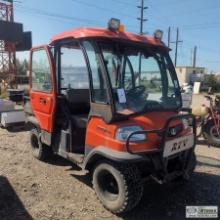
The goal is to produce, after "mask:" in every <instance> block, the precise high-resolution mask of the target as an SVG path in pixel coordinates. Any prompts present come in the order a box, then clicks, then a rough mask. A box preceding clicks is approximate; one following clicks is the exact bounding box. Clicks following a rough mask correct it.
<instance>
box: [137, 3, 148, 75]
mask: <svg viewBox="0 0 220 220" xmlns="http://www.w3.org/2000/svg"><path fill="white" fill-rule="evenodd" d="M137 7H138V8H140V11H141V16H140V17H139V18H137V19H138V20H139V21H140V35H144V22H146V21H147V19H146V18H144V11H145V10H146V9H148V7H146V6H144V0H141V5H140V6H137ZM139 74H141V53H140V57H139Z"/></svg>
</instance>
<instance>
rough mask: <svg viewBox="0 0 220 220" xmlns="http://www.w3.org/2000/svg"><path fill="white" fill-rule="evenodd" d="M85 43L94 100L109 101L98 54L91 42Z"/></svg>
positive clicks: (98, 101) (99, 101)
mask: <svg viewBox="0 0 220 220" xmlns="http://www.w3.org/2000/svg"><path fill="white" fill-rule="evenodd" d="M83 44H84V47H85V49H86V52H87V55H88V59H89V64H90V69H91V73H92V85H93V100H94V101H95V102H97V103H107V86H106V82H105V79H104V77H103V74H102V70H101V64H100V62H99V60H98V59H97V54H96V53H95V50H94V47H93V45H92V44H91V43H90V42H88V41H85V42H84V43H83Z"/></svg>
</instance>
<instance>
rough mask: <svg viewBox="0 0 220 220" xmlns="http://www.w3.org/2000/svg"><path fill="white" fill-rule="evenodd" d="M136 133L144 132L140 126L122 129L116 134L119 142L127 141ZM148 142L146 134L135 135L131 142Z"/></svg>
mask: <svg viewBox="0 0 220 220" xmlns="http://www.w3.org/2000/svg"><path fill="white" fill-rule="evenodd" d="M135 131H143V129H142V128H141V127H140V126H138V125H132V126H126V127H121V128H119V129H118V130H117V132H116V139H117V140H119V141H126V140H127V138H128V136H129V135H130V134H131V133H133V132H135ZM144 140H146V135H145V134H135V135H133V136H132V137H131V139H130V141H144Z"/></svg>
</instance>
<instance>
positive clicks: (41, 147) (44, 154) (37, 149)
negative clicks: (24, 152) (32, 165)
mask: <svg viewBox="0 0 220 220" xmlns="http://www.w3.org/2000/svg"><path fill="white" fill-rule="evenodd" d="M30 143H31V150H32V154H33V156H34V157H35V158H37V159H38V160H41V161H45V160H47V159H49V158H50V157H51V155H52V149H51V148H50V147H49V146H47V145H45V144H43V143H41V141H40V133H39V131H38V130H37V129H36V128H34V129H32V130H31V131H30Z"/></svg>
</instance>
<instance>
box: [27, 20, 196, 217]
mask: <svg viewBox="0 0 220 220" xmlns="http://www.w3.org/2000/svg"><path fill="white" fill-rule="evenodd" d="M161 38H162V32H161V31H159V30H158V31H156V32H155V35H154V36H152V37H148V36H140V35H137V34H133V33H128V32H125V31H124V27H123V25H121V24H120V21H119V20H117V19H111V20H110V21H109V23H108V28H106V29H104V28H102V29H101V28H79V29H74V30H70V31H67V32H64V33H61V34H58V35H56V36H54V37H53V38H52V41H51V42H50V43H49V44H48V45H43V46H39V47H35V48H33V49H32V50H31V57H30V62H31V63H30V76H31V77H30V106H31V111H30V110H29V111H27V115H28V116H27V121H28V124H29V125H30V126H31V127H32V130H31V134H30V141H31V146H32V150H33V155H34V156H35V157H36V158H38V159H39V160H44V159H46V158H47V157H48V156H49V154H50V153H51V152H53V153H55V154H58V155H60V156H62V157H64V158H66V159H68V160H70V161H72V162H74V163H76V164H77V165H78V166H79V167H81V168H82V169H85V170H87V171H89V172H91V173H92V179H93V187H94V190H95V192H96V194H97V196H98V198H99V199H100V201H101V202H102V204H103V205H104V207H105V208H107V209H108V210H110V211H111V212H113V213H122V212H126V211H129V210H131V209H132V208H134V207H135V206H136V205H137V204H138V203H139V201H140V199H141V196H142V193H143V182H144V181H143V180H147V179H148V178H153V179H154V180H156V181H157V182H158V183H160V184H162V183H165V182H169V181H171V180H176V179H177V178H178V179H188V178H189V177H190V175H191V174H192V173H193V171H194V168H195V164H196V158H195V154H194V147H195V120H194V117H193V116H192V115H191V114H188V113H184V114H183V113H180V111H181V106H182V100H181V94H180V87H179V83H178V79H177V76H176V72H175V68H174V66H173V64H172V61H171V59H170V57H169V48H167V47H166V46H165V44H164V43H163V42H162V41H161Z"/></svg>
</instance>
